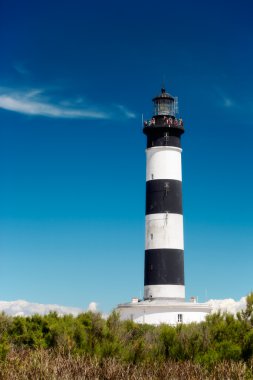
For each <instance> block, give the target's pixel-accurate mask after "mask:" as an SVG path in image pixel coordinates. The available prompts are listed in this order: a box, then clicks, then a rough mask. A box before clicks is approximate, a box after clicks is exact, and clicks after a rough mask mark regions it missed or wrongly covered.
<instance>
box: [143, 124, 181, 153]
mask: <svg viewBox="0 0 253 380" xmlns="http://www.w3.org/2000/svg"><path fill="white" fill-rule="evenodd" d="M143 132H144V133H145V135H147V148H151V147H153V146H175V147H179V148H181V141H180V136H181V134H182V133H183V129H181V128H171V127H165V126H163V127H145V128H144V129H143Z"/></svg>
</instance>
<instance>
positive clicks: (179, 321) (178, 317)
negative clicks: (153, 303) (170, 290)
mask: <svg viewBox="0 0 253 380" xmlns="http://www.w3.org/2000/svg"><path fill="white" fill-rule="evenodd" d="M177 321H178V323H183V314H178V315H177Z"/></svg>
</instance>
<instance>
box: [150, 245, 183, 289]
mask: <svg viewBox="0 0 253 380" xmlns="http://www.w3.org/2000/svg"><path fill="white" fill-rule="evenodd" d="M144 285H184V251H182V250H180V249H148V250H146V251H145V278H144Z"/></svg>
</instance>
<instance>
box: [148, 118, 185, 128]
mask: <svg viewBox="0 0 253 380" xmlns="http://www.w3.org/2000/svg"><path fill="white" fill-rule="evenodd" d="M147 127H150V128H176V129H181V130H182V131H183V130H184V123H183V120H182V119H181V118H179V119H177V118H175V117H171V116H162V115H159V116H155V117H152V119H151V120H145V121H144V128H147Z"/></svg>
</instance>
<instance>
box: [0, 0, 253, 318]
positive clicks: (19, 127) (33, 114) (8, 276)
mask: <svg viewBox="0 0 253 380" xmlns="http://www.w3.org/2000/svg"><path fill="white" fill-rule="evenodd" d="M252 8H253V5H252V2H251V1H246V0H243V1H241V2H240V3H238V2H235V1H232V2H229V3H228V2H227V1H224V0H223V1H216V0H214V1H212V2H211V1H206V2H203V1H194V0H193V1H191V2H189V1H178V2H175V1H173V2H172V1H168V2H165V3H164V2H163V3H160V5H159V3H154V2H142V1H139V2H138V1H137V2H136V1H135V2H133V1H131V0H130V1H127V2H119V1H118V2H114V1H108V2H102V1H97V2H85V1H81V0H73V1H71V2H70V1H64V0H61V1H58V0H56V1H54V2H50V1H48V0H45V1H43V2H39V3H38V2H34V1H28V0H23V1H22V2H20V1H17V0H16V1H11V0H10V1H8V2H7V1H3V2H2V3H1V5H0V46H1V60H0V183H1V186H0V257H1V265H0V289H1V292H0V299H2V300H14V299H27V300H30V301H33V302H41V303H58V304H63V305H71V306H76V307H85V306H87V305H88V304H89V303H90V302H91V301H95V302H97V303H98V304H99V307H100V309H101V310H103V311H109V310H110V309H111V308H113V307H114V306H115V305H116V304H117V303H119V302H124V301H128V300H129V299H130V298H131V297H132V296H135V295H136V296H140V294H142V292H143V263H144V220H145V219H144V204H145V152H144V149H145V137H144V135H142V128H141V114H142V113H143V114H144V116H145V117H150V116H151V115H152V102H151V99H152V97H153V96H154V95H156V94H157V93H158V92H159V91H160V87H161V83H162V81H163V80H164V82H165V84H166V89H167V90H168V91H169V92H171V93H172V94H173V95H177V96H178V97H179V110H180V115H181V116H182V118H183V119H184V123H185V129H186V133H185V135H184V136H183V148H184V151H183V204H184V228H185V277H186V290H187V297H190V296H191V295H197V296H199V300H201V301H204V300H205V299H206V298H207V299H210V298H230V297H231V298H237V299H238V298H240V297H241V296H243V295H245V294H247V293H248V292H249V291H251V290H252V288H253V286H252V267H253V256H252V251H253V222H252V214H253V202H252V193H253V178H252V162H253V152H252V138H253V121H252V120H253V118H252V117H253V96H252V85H253V70H252V67H253V45H252V37H253V25H252V19H251V17H252V11H253V9H252Z"/></svg>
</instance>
